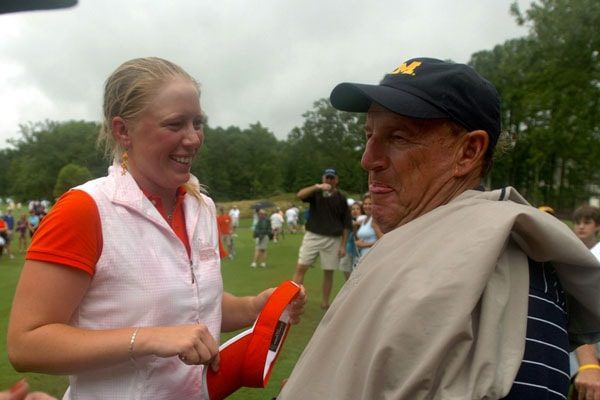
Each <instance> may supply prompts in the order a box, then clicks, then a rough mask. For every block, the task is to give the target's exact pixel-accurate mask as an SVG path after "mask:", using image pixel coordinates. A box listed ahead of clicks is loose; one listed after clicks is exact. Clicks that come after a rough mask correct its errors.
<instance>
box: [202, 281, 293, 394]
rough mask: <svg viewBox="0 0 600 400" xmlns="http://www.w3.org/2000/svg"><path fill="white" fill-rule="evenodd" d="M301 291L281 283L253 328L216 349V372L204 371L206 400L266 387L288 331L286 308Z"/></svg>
mask: <svg viewBox="0 0 600 400" xmlns="http://www.w3.org/2000/svg"><path fill="white" fill-rule="evenodd" d="M299 291H300V286H298V285H297V284H296V283H294V282H292V281H286V282H283V283H282V284H281V285H280V286H279V287H278V288H277V289H275V291H274V292H273V294H271V297H269V299H268V300H267V303H266V304H265V306H264V308H263V309H262V311H261V312H260V314H259V315H258V318H257V319H256V321H255V322H254V326H252V328H250V329H248V330H246V331H244V332H242V333H240V334H239V335H237V336H235V337H233V338H231V339H230V340H228V341H227V342H225V343H223V344H222V345H221V346H220V348H219V356H220V359H221V360H220V364H219V371H218V372H214V371H213V370H212V369H211V368H210V367H208V366H206V367H205V368H204V376H203V385H202V386H203V390H204V397H205V398H206V399H207V400H221V399H224V398H226V397H227V396H229V395H230V394H232V393H233V392H235V391H236V390H238V389H239V388H241V387H242V386H246V387H257V388H262V387H265V386H266V384H267V382H268V381H269V376H270V375H271V370H272V369H273V366H274V365H275V360H277V356H278V355H279V351H280V350H281V348H282V346H283V342H284V341H285V338H286V336H287V333H288V330H289V328H290V324H289V316H288V313H287V311H286V307H287V306H288V304H290V302H291V301H292V299H293V298H294V296H296V294H297V293H298V292H299Z"/></svg>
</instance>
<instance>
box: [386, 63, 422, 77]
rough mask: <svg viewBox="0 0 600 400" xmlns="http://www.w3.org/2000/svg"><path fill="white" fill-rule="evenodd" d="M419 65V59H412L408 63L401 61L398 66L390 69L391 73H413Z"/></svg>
mask: <svg viewBox="0 0 600 400" xmlns="http://www.w3.org/2000/svg"><path fill="white" fill-rule="evenodd" d="M419 65H421V61H413V62H411V63H410V64H409V65H406V63H402V64H401V65H400V66H398V67H396V69H395V70H393V71H392V74H406V75H414V74H415V69H416V68H417V67H418V66H419Z"/></svg>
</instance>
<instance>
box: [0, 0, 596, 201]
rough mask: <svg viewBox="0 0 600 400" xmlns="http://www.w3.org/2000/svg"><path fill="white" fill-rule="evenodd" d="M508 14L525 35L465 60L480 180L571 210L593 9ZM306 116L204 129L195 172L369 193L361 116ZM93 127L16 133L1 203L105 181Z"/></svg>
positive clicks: (78, 124) (267, 191)
mask: <svg viewBox="0 0 600 400" xmlns="http://www.w3.org/2000/svg"><path fill="white" fill-rule="evenodd" d="M511 12H512V14H513V15H514V17H515V20H516V23H519V24H524V25H526V26H527V27H528V28H529V34H528V35H527V36H525V37H522V38H517V39H512V40H508V41H506V42H505V43H503V44H499V45H496V46H495V47H494V48H493V49H491V50H482V51H479V52H476V53H474V54H473V55H472V56H471V59H470V62H469V64H470V65H471V66H473V67H474V68H475V69H476V70H477V71H479V72H480V73H481V74H482V75H484V76H486V77H487V78H488V79H489V80H490V81H492V82H493V83H494V84H495V85H496V87H497V88H498V91H499V92H500V95H501V98H502V126H503V131H504V139H503V144H502V145H501V149H500V151H498V152H497V153H498V154H497V155H496V157H495V160H494V168H493V170H492V173H491V174H490V176H489V177H487V181H486V183H487V185H488V186H490V187H501V186H507V185H510V186H514V187H516V188H517V189H518V190H519V191H521V192H522V193H523V194H524V195H525V196H526V197H527V198H528V199H529V201H530V202H531V203H533V204H534V205H539V204H548V205H551V206H553V207H554V208H557V209H562V210H571V209H573V208H574V207H576V206H578V205H579V204H581V203H582V202H585V201H587V199H588V198H589V197H590V196H592V195H598V191H599V189H598V185H597V182H598V178H599V175H600V173H599V171H600V62H599V61H600V54H599V52H600V35H598V34H597V27H599V26H600V2H598V1H597V0H539V1H537V2H534V3H531V5H530V6H529V8H528V9H527V10H524V11H522V10H520V9H519V7H518V6H517V4H516V3H513V4H512V6H511ZM303 117H304V121H303V123H302V126H299V127H296V128H293V129H292V131H291V132H290V133H289V134H288V136H287V139H286V140H278V139H277V138H276V137H275V135H274V134H273V133H272V132H271V131H269V129H268V128H267V127H264V126H263V125H262V124H260V122H257V123H255V124H252V125H250V126H249V127H247V128H245V129H242V128H239V127H235V126H231V127H228V128H221V127H212V126H210V124H208V125H207V126H206V127H205V144H204V147H203V148H202V150H201V152H200V155H199V157H197V158H196V160H195V161H194V164H193V166H192V172H193V173H194V174H195V175H196V176H198V178H199V179H200V181H201V182H202V183H203V184H205V185H206V186H207V187H208V190H209V192H210V194H211V196H213V197H214V198H215V199H216V200H218V201H227V200H239V199H252V198H259V197H269V196H271V195H276V194H278V193H282V192H284V193H285V192H295V191H297V190H298V189H299V188H301V187H304V186H306V185H309V184H312V183H315V182H316V181H317V180H318V179H319V178H320V175H321V172H322V170H323V168H325V167H328V166H334V167H336V168H337V170H338V173H339V174H340V177H341V186H342V187H343V189H344V190H346V191H349V192H351V193H363V192H365V191H366V190H367V177H366V173H365V172H364V171H363V170H362V169H361V167H360V157H361V154H362V151H363V149H364V133H363V127H364V115H360V114H351V113H345V112H339V111H337V110H335V109H333V108H332V107H331V105H330V103H329V101H328V100H327V99H319V100H317V101H315V103H314V104H313V108H312V109H310V110H308V111H307V112H306V113H304V114H303ZM98 129H99V125H98V123H95V122H86V121H66V122H56V121H45V122H38V123H30V124H28V125H23V126H21V127H20V132H19V133H20V138H18V139H12V140H10V141H9V142H10V144H11V145H12V147H11V148H8V149H3V150H1V151H0V196H12V197H14V198H16V199H21V200H25V199H30V198H48V199H54V198H56V197H57V196H58V195H60V194H61V193H62V192H64V191H65V190H66V189H67V188H68V187H70V186H73V185H74V184H77V183H79V181H82V180H85V179H88V178H89V177H98V176H102V175H104V174H105V173H106V168H107V166H108V160H106V159H105V158H103V156H102V153H101V151H100V150H98V149H97V148H96V147H95V140H96V134H97V132H98ZM61 171H62V172H61Z"/></svg>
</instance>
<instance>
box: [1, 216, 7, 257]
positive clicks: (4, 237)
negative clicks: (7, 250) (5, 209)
mask: <svg viewBox="0 0 600 400" xmlns="http://www.w3.org/2000/svg"><path fill="white" fill-rule="evenodd" d="M6 231H7V228H6V222H4V220H3V219H2V218H0V258H1V257H2V255H3V254H4V247H5V246H6V242H7V236H8V234H7V233H6Z"/></svg>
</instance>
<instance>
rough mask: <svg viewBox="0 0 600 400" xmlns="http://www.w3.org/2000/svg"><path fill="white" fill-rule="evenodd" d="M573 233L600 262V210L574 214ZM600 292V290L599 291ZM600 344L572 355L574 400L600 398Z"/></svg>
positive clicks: (584, 208) (586, 208)
mask: <svg viewBox="0 0 600 400" xmlns="http://www.w3.org/2000/svg"><path fill="white" fill-rule="evenodd" d="M573 224H574V225H573V231H574V232H575V234H576V235H577V237H578V238H579V239H581V241H582V242H583V244H585V246H586V247H587V248H588V249H590V250H592V253H593V254H594V256H595V257H596V258H597V259H598V261H600V255H598V254H596V253H594V251H593V250H594V249H595V248H598V232H599V231H600V209H599V208H598V207H593V206H590V205H584V206H581V207H579V208H577V209H576V210H575V211H574V212H573ZM599 290H600V289H599ZM599 354H600V344H599V343H596V344H585V345H583V346H580V347H578V348H577V349H575V351H574V352H572V353H571V375H573V376H574V377H573V384H574V386H575V390H574V392H575V393H574V397H573V398H574V399H576V398H579V399H599V398H600V365H599V360H598V355H599Z"/></svg>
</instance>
